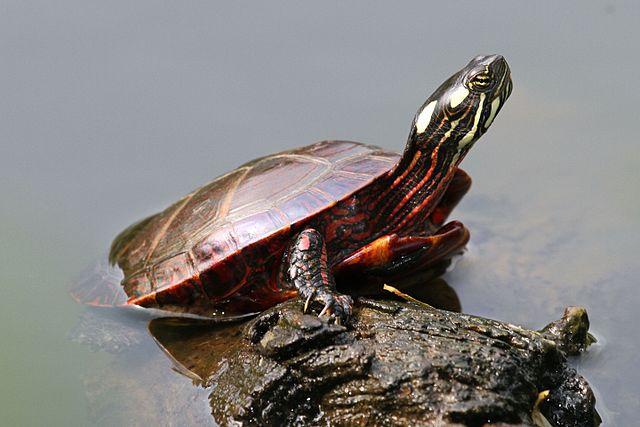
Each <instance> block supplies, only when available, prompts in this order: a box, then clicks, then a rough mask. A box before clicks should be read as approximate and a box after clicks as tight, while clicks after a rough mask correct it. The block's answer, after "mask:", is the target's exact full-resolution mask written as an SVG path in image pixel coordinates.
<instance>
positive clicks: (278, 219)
mask: <svg viewBox="0 0 640 427" xmlns="http://www.w3.org/2000/svg"><path fill="white" fill-rule="evenodd" d="M399 158H400V156H399V155H398V154H397V153H390V152H385V151H383V150H382V149H380V148H379V147H375V146H371V145H365V144H361V143H357V142H350V141H323V142H319V143H316V144H313V145H309V146H305V147H301V148H297V149H294V150H290V151H285V152H281V153H277V154H274V155H270V156H266V157H262V158H259V159H256V160H254V161H252V162H249V163H246V164H244V165H242V166H240V167H239V168H237V169H235V170H234V171H232V172H230V173H227V174H226V175H223V176H220V177H218V178H217V179H215V180H213V181H212V182H210V183H208V184H206V185H205V186H203V187H201V188H199V189H197V190H195V191H193V192H192V193H190V194H188V195H187V196H185V197H183V198H182V199H180V200H179V201H178V202H176V203H174V204H173V205H171V206H170V207H168V208H167V209H165V210H164V211H162V212H160V213H158V214H156V215H153V216H151V217H149V218H146V219H144V220H142V221H140V222H138V223H137V224H134V225H132V226H131V227H129V228H127V229H126V230H124V231H123V232H122V233H121V234H120V235H119V236H118V237H117V238H116V239H115V240H114V242H113V244H112V247H111V252H110V256H109V260H110V262H111V263H112V264H114V265H117V266H119V267H120V268H121V269H122V272H123V273H124V279H123V280H122V288H123V290H124V293H126V298H125V299H126V300H127V301H128V302H129V303H133V304H138V305H142V306H163V305H164V304H169V305H182V306H189V305H191V304H194V300H198V299H201V300H207V301H209V302H212V301H213V302H215V301H220V300H222V299H225V298H228V297H229V296H230V295H233V294H234V292H236V291H237V290H238V289H240V288H241V287H243V285H245V284H246V283H247V282H248V281H251V284H252V287H254V288H255V287H260V286H267V285H273V280H274V274H275V273H274V272H275V270H276V269H275V267H274V265H271V264H275V263H279V262H280V260H281V259H282V252H283V250H284V247H285V245H286V243H287V242H288V240H289V239H290V238H291V234H292V233H293V232H294V230H296V225H297V224H300V223H303V222H307V221H308V220H310V219H312V218H313V217H316V216H318V215H321V214H322V213H323V212H325V211H326V210H328V209H329V208H331V207H333V206H335V205H336V203H338V202H340V201H341V200H344V199H346V198H348V197H350V196H352V195H353V194H354V193H355V192H357V191H358V190H360V189H362V188H364V187H366V186H368V185H370V184H371V183H372V182H373V181H374V180H375V179H376V178H378V177H380V176H382V175H385V174H386V173H388V172H389V170H390V169H391V168H392V167H393V166H394V165H395V164H396V163H397V162H398V160H399ZM252 257H253V258H252ZM256 257H260V259H256ZM90 294H91V299H90V300H91V301H92V302H93V303H95V302H96V301H100V303H101V304H104V303H108V302H109V301H112V302H116V301H121V300H122V299H121V297H120V298H115V297H114V296H113V292H112V290H110V292H105V293H104V294H102V295H103V296H104V298H102V299H101V298H100V297H99V295H100V292H99V290H97V289H96V292H91V293H90ZM96 294H98V295H96ZM165 297H166V300H165V299H163V298H165ZM87 299H88V298H87ZM186 310H187V311H190V310H189V309H188V308H187V309H186Z"/></svg>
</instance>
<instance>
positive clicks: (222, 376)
mask: <svg viewBox="0 0 640 427" xmlns="http://www.w3.org/2000/svg"><path fill="white" fill-rule="evenodd" d="M301 308H302V303H301V302H300V301H298V300H292V301H288V302H285V303H283V304H280V305H278V306H276V307H274V308H272V309H270V310H268V311H266V312H264V313H262V314H261V315H259V316H258V317H257V318H255V319H253V320H252V321H251V322H249V323H248V324H246V325H245V326H244V329H243V332H242V339H240V340H238V341H237V342H236V343H235V344H234V345H231V346H229V347H228V348H226V349H224V350H223V351H222V353H221V354H220V358H219V359H218V360H220V361H221V362H220V363H217V364H216V366H217V367H216V369H213V370H212V371H211V372H210V376H209V378H208V379H207V380H206V382H207V383H208V384H209V385H210V387H211V395H210V403H211V408H212V413H213V416H214V418H215V420H216V421H217V422H218V423H220V424H222V425H230V424H236V423H241V424H247V425H299V424H304V425H327V424H330V425H471V426H481V425H484V424H488V423H492V424H496V423H497V424H502V425H545V423H548V424H547V425H556V426H593V425H598V424H599V417H598V415H597V412H596V410H595V398H594V395H593V392H592V390H591V388H590V387H589V385H588V384H587V382H586V380H585V379H584V378H583V377H582V376H580V375H579V374H578V373H577V372H576V371H575V370H574V369H573V368H572V367H570V366H569V365H568V363H567V359H566V356H567V355H569V354H576V353H579V352H580V351H582V350H584V349H585V348H586V347H587V346H588V344H589V343H590V340H591V336H590V335H589V334H588V328H589V321H588V317H587V314H586V311H585V310H584V309H583V308H579V307H570V308H568V309H566V310H565V312H564V315H563V316H562V318H561V319H560V320H557V321H555V322H553V323H551V324H550V325H548V326H547V327H545V328H543V329H542V330H540V331H532V330H527V329H523V328H521V327H518V326H515V325H511V324H508V323H503V322H499V321H494V320H489V319H484V318H480V317H475V316H470V315H465V314H459V313H454V312H449V311H444V310H438V309H435V308H432V307H429V306H426V305H424V304H415V303H411V302H397V301H376V300H371V299H360V300H359V301H358V303H357V304H356V307H355V310H354V315H353V318H352V320H351V322H350V323H349V324H348V325H336V324H332V323H328V322H327V321H325V320H322V319H319V318H318V317H316V316H315V315H312V314H303V313H302V310H301Z"/></svg>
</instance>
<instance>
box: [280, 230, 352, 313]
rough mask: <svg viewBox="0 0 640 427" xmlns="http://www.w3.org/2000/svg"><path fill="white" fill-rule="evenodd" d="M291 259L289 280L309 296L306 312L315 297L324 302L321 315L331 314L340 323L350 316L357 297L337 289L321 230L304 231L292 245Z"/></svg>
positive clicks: (304, 294)
mask: <svg viewBox="0 0 640 427" xmlns="http://www.w3.org/2000/svg"><path fill="white" fill-rule="evenodd" d="M287 262H288V265H286V267H287V269H286V272H285V275H284V276H285V280H287V281H288V282H289V283H290V284H292V285H293V286H295V287H296V289H298V293H299V294H300V296H302V298H303V299H304V300H305V304H304V311H305V312H306V311H307V309H308V308H309V304H310V303H311V302H312V301H317V302H319V303H321V304H322V305H323V306H324V307H323V308H322V311H321V312H320V314H319V316H323V315H328V316H329V318H331V319H334V320H335V321H336V322H338V323H340V322H341V321H344V320H347V319H348V317H349V316H350V315H351V308H352V306H353V299H351V297H350V296H348V295H342V294H340V293H338V292H337V291H336V282H335V280H334V278H333V274H332V272H331V269H330V268H329V266H328V264H327V249H326V246H325V244H324V239H323V237H322V235H321V234H320V233H319V232H318V231H316V230H315V229H313V228H308V229H306V230H303V231H302V232H300V234H298V236H297V237H296V238H295V239H294V241H293V243H292V245H291V247H290V248H289V253H288V261H287Z"/></svg>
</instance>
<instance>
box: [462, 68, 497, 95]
mask: <svg viewBox="0 0 640 427" xmlns="http://www.w3.org/2000/svg"><path fill="white" fill-rule="evenodd" d="M468 86H469V89H472V90H478V91H481V92H482V91H486V90H488V89H490V88H491V87H492V86H493V77H492V76H491V73H490V72H489V71H488V70H484V71H482V72H480V73H478V74H474V75H473V76H471V77H470V78H469V83H468Z"/></svg>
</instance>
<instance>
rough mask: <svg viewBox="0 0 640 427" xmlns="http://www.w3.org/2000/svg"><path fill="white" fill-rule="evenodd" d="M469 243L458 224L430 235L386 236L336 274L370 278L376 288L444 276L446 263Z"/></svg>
mask: <svg viewBox="0 0 640 427" xmlns="http://www.w3.org/2000/svg"><path fill="white" fill-rule="evenodd" d="M468 241H469V231H468V230H467V229H466V228H465V226H464V225H462V223H460V222H458V221H452V222H449V223H448V224H446V225H445V226H443V227H441V228H440V229H438V230H437V231H436V232H435V233H434V234H433V235H430V236H403V237H401V236H398V235H396V234H391V235H386V236H382V237H380V238H378V239H376V240H374V241H373V242H371V243H369V244H368V245H365V246H364V247H362V248H361V249H359V250H358V251H357V252H356V253H354V254H353V255H351V256H350V257H348V258H347V259H345V260H344V261H342V262H340V263H338V264H337V265H336V266H334V269H333V272H334V273H335V275H336V276H338V277H339V279H342V278H343V277H348V278H353V277H366V281H367V282H368V284H370V285H373V286H378V285H380V284H382V283H383V282H385V281H396V280H398V281H400V280H402V279H406V278H407V277H410V276H411V275H416V274H419V273H426V272H428V271H434V272H436V271H438V272H439V273H440V274H441V273H442V270H443V268H442V267H443V262H444V261H445V260H447V259H448V258H451V257H452V256H453V255H455V254H457V253H459V252H461V250H462V248H463V247H464V245H466V243H467V242H468ZM361 280H364V279H361Z"/></svg>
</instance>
